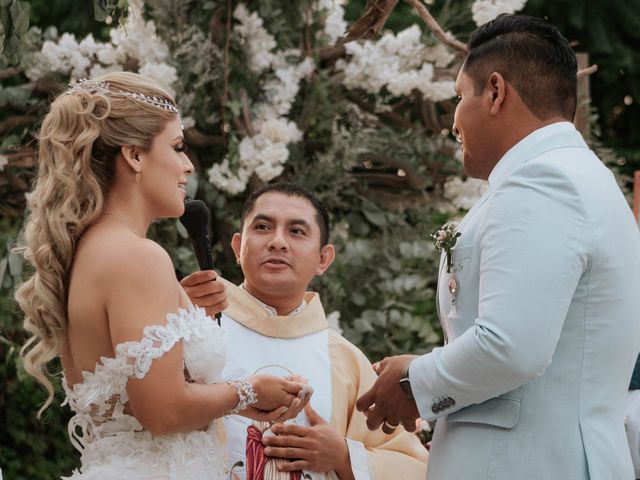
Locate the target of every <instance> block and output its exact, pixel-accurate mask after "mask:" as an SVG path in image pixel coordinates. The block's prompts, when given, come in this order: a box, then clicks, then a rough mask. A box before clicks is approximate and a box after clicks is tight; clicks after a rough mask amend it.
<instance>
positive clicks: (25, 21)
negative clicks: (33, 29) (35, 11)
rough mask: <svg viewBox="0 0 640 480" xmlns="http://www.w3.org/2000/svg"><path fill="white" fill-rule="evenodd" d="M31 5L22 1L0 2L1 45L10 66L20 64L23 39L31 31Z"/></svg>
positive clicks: (4, 0)
mask: <svg viewBox="0 0 640 480" xmlns="http://www.w3.org/2000/svg"><path fill="white" fill-rule="evenodd" d="M30 12H31V7H30V6H29V3H27V2H23V1H21V0H2V1H0V45H2V49H1V50H0V53H2V54H3V55H4V56H5V57H6V58H7V59H8V60H9V63H10V64H14V65H15V64H16V63H18V60H19V58H20V53H21V42H22V37H23V36H24V35H26V33H27V30H28V29H29V14H30Z"/></svg>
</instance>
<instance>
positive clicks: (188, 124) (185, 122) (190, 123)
mask: <svg viewBox="0 0 640 480" xmlns="http://www.w3.org/2000/svg"><path fill="white" fill-rule="evenodd" d="M195 126H196V121H195V119H194V118H193V117H184V118H183V119H182V128H183V130H187V129H189V128H192V127H195Z"/></svg>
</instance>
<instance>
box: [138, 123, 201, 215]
mask: <svg viewBox="0 0 640 480" xmlns="http://www.w3.org/2000/svg"><path fill="white" fill-rule="evenodd" d="M139 160H140V161H141V166H142V172H141V175H142V177H141V181H140V187H141V188H142V191H143V194H144V196H145V198H146V199H147V204H148V205H149V208H151V209H152V210H153V217H155V218H171V217H179V216H180V215H182V213H183V212H184V199H185V195H186V190H185V187H186V185H187V177H188V176H189V175H191V173H193V164H192V163H191V160H189V157H187V155H186V154H185V153H184V135H183V133H182V126H181V124H180V119H179V117H178V116H177V115H176V116H175V118H173V119H172V120H169V121H168V122H167V124H166V126H165V128H164V129H163V130H162V132H160V133H159V134H158V135H157V136H156V137H155V138H154V139H153V143H152V144H151V150H149V151H148V152H146V153H140V154H139Z"/></svg>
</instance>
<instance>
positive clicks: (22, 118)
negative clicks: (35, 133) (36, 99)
mask: <svg viewBox="0 0 640 480" xmlns="http://www.w3.org/2000/svg"><path fill="white" fill-rule="evenodd" d="M37 120H38V118H37V117H34V116H33V115H15V116H13V117H9V118H7V119H5V120H3V121H1V122H0V135H2V134H4V133H5V132H7V131H9V130H12V129H14V128H16V127H20V126H22V125H29V124H32V123H35V122H36V121H37Z"/></svg>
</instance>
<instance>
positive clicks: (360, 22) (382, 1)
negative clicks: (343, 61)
mask: <svg viewBox="0 0 640 480" xmlns="http://www.w3.org/2000/svg"><path fill="white" fill-rule="evenodd" d="M398 1H399V0H369V1H368V2H367V4H368V7H369V8H368V10H367V11H366V12H365V14H364V15H362V16H361V17H360V18H359V19H357V20H356V21H355V22H353V24H352V25H351V28H350V29H349V33H348V34H347V36H346V38H345V39H344V42H343V43H347V42H352V41H354V40H360V39H361V38H370V37H373V36H375V35H377V34H378V33H380V30H382V27H384V24H385V23H386V21H387V19H388V18H389V15H391V12H393V9H394V8H395V6H396V4H397V3H398Z"/></svg>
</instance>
